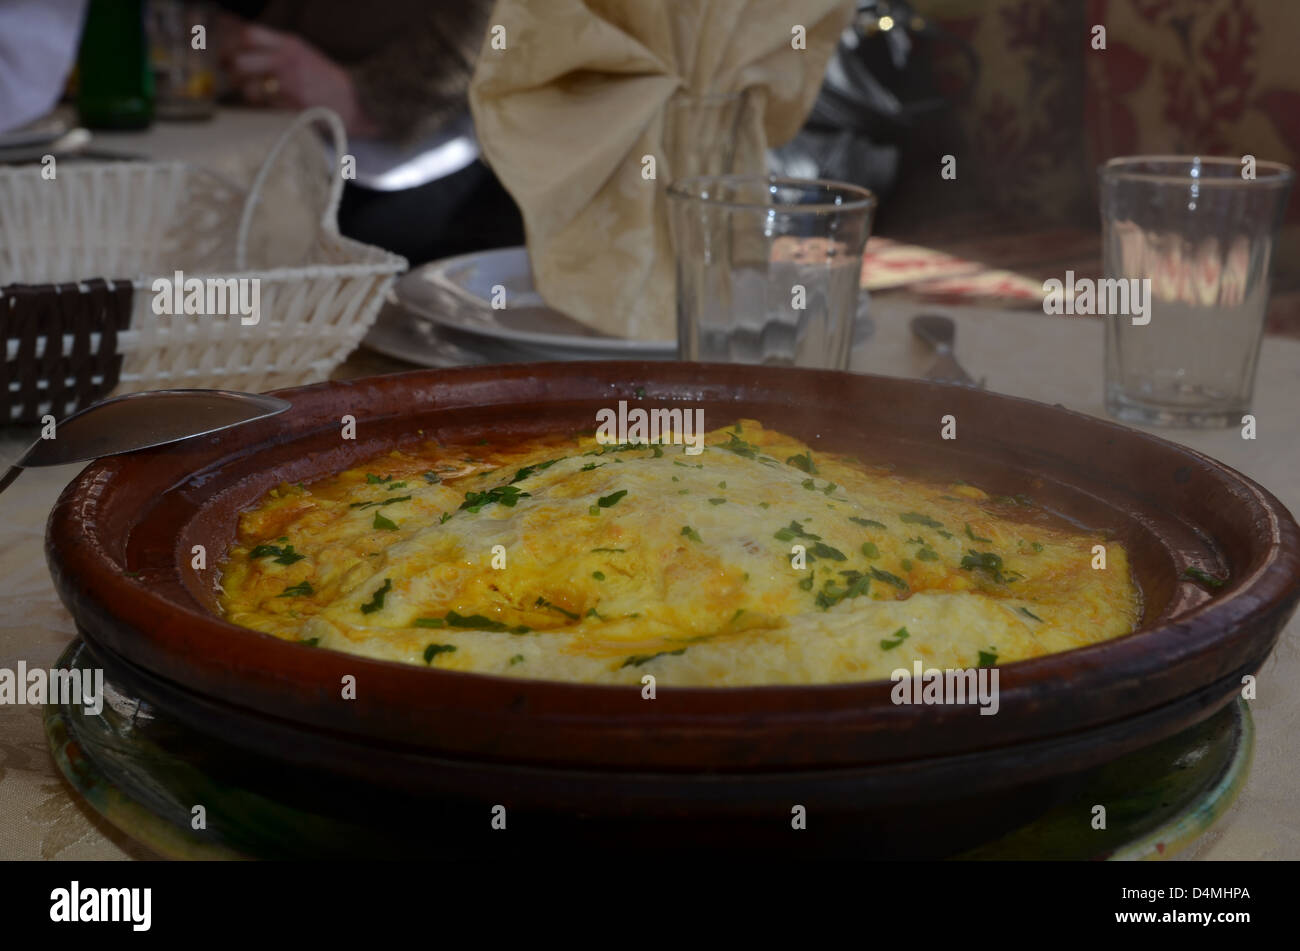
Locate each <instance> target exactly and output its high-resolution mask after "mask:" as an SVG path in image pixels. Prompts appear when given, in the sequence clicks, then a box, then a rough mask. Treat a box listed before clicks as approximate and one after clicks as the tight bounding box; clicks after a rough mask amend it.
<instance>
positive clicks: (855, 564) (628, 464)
mask: <svg viewBox="0 0 1300 951" xmlns="http://www.w3.org/2000/svg"><path fill="white" fill-rule="evenodd" d="M1100 544H1104V545H1105V546H1106V551H1105V567H1104V569H1101V568H1094V567H1093V566H1094V561H1095V558H1094V552H1093V546H1094V545H1100ZM221 603H222V607H223V609H224V611H225V613H226V616H227V617H228V619H229V620H231V621H233V622H234V623H237V624H241V625H244V626H247V627H250V628H254V629H256V630H259V631H264V632H267V633H270V634H274V635H276V636H278V637H283V638H286V639H289V640H298V641H302V642H305V643H308V644H311V645H314V646H316V647H321V648H330V649H334V650H341V651H348V652H351V653H356V654H363V655H366V656H370V657H377V658H384V659H388V660H395V661H401V662H405V663H410V664H420V665H431V666H437V667H442V668H448V669H454V670H462V671H474V672H479V673H490V674H499V675H505V676H516V677H532V678H544V679H551V680H565V681H581V682H604V683H639V682H640V680H641V677H642V676H644V675H645V674H646V673H653V674H654V675H655V677H656V678H657V680H659V681H660V682H661V683H666V684H675V685H696V686H740V685H752V684H776V683H785V684H809V683H829V682H837V681H853V680H875V679H888V678H889V676H890V674H891V672H892V671H894V670H896V669H898V668H907V669H909V670H910V669H911V667H912V664H913V661H915V660H920V661H921V662H922V663H923V666H925V667H939V668H944V667H948V668H968V667H976V666H981V665H988V664H992V663H996V664H999V665H1000V664H1003V663H1007V662H1009V661H1014V660H1021V659H1024V658H1029V657H1036V656H1040V655H1043V654H1050V653H1054V652H1057V651H1064V650H1069V649H1071V648H1075V647H1081V646H1084V645H1087V644H1092V643H1095V642H1097V641H1102V640H1106V639H1108V638H1113V637H1119V636H1122V635H1124V634H1128V633H1130V632H1131V631H1132V630H1133V628H1134V625H1135V623H1136V621H1137V619H1138V617H1139V616H1140V613H1141V607H1140V598H1139V594H1138V590H1137V588H1136V586H1135V585H1134V583H1133V580H1132V577H1131V575H1130V571H1129V565H1128V559H1127V555H1126V553H1125V551H1124V549H1123V548H1122V547H1121V546H1120V545H1119V544H1117V543H1115V542H1113V541H1108V540H1107V539H1105V538H1103V537H1101V536H1098V535H1093V534H1088V533H1084V532H1080V531H1078V530H1075V529H1070V528H1063V527H1062V526H1061V523H1060V522H1058V521H1054V520H1051V519H1049V518H1047V517H1045V515H1044V514H1043V513H1042V512H1041V511H1039V510H1038V509H1036V507H1035V506H1033V504H1032V502H1030V501H1029V500H1027V499H1023V498H1017V499H994V498H991V497H990V496H988V495H987V494H986V493H985V492H983V491H981V490H980V489H977V488H975V487H974V486H970V485H966V484H963V483H956V484H951V485H942V484H935V483H929V482H922V481H918V480H914V479H910V478H905V477H903V476H900V475H896V474H894V473H893V472H892V471H890V470H888V469H886V468H880V467H868V466H864V465H862V464H860V463H857V462H855V461H854V460H852V459H850V458H847V457H843V456H838V455H832V454H829V453H822V452H817V451H813V450H810V449H809V448H808V447H807V446H805V445H804V444H802V443H800V442H798V441H796V440H794V439H792V438H790V437H788V436H785V435H782V434H780V433H777V432H774V431H770V430H766V429H764V428H763V427H762V426H761V425H760V424H758V423H757V422H754V421H752V420H741V421H740V422H739V423H737V424H736V425H735V426H733V427H728V428H727V429H723V430H718V431H715V432H713V433H710V434H709V435H708V437H707V439H706V446H705V449H704V451H703V453H701V454H698V455H690V454H688V453H686V452H685V451H684V447H683V446H680V445H662V446H646V445H626V444H624V445H617V446H602V445H600V444H598V443H597V442H596V440H595V439H594V438H592V437H563V436H554V437H546V438H542V439H537V440H532V441H530V442H528V443H527V444H525V445H518V446H513V447H510V448H502V447H492V446H469V447H440V446H437V445H436V444H433V443H429V444H426V445H425V446H423V447H421V448H420V449H419V450H418V451H408V452H402V451H396V452H393V453H391V454H389V455H386V456H381V457H379V458H376V459H373V460H371V461H370V462H369V463H368V464H367V465H366V466H363V467H360V468H357V469H353V470H349V471H346V472H343V473H340V474H338V475H336V476H332V477H329V478H326V479H323V480H320V481H318V482H315V483H313V484H311V485H301V484H300V485H296V486H291V485H281V486H280V487H278V488H277V489H275V490H273V491H271V492H270V493H269V494H268V495H267V497H266V498H265V499H264V500H263V501H262V502H260V503H259V504H258V505H257V506H256V507H255V508H253V509H252V510H250V511H247V512H245V513H244V514H243V515H242V516H241V520H240V527H239V534H238V538H237V541H236V544H235V546H234V547H233V549H232V550H231V551H230V553H229V557H228V559H227V561H226V563H225V564H224V566H223V573H222V594H221Z"/></svg>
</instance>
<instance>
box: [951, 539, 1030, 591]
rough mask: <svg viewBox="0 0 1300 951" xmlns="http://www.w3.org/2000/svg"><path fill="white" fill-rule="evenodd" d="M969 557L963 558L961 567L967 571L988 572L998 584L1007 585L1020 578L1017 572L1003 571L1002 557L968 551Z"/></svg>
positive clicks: (972, 550) (987, 552) (986, 552)
mask: <svg viewBox="0 0 1300 951" xmlns="http://www.w3.org/2000/svg"><path fill="white" fill-rule="evenodd" d="M968 551H969V552H970V554H969V555H964V556H962V560H961V566H962V568H964V569H965V570H967V571H976V570H981V571H986V572H988V574H989V575H990V577H992V578H993V580H994V581H995V582H996V583H997V584H1006V583H1008V582H1010V581H1015V580H1016V579H1017V578H1019V577H1020V575H1019V574H1017V573H1016V572H1014V571H1012V572H1004V571H1003V570H1002V556H1001V555H998V554H995V553H993V552H991V551H985V552H979V551H976V550H975V549H973V548H971V549H968Z"/></svg>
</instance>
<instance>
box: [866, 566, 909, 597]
mask: <svg viewBox="0 0 1300 951" xmlns="http://www.w3.org/2000/svg"><path fill="white" fill-rule="evenodd" d="M868 570H869V571H870V572H871V577H873V578H875V579H876V580H877V581H883V582H885V584H892V585H893V586H894V587H895V588H898V589H899V590H902V591H906V590H907V582H906V581H904V580H903V579H902V578H900V577H898V575H893V574H890V573H889V572H888V571H881V570H880V569H879V568H876V567H874V566H873V567H872V568H870V569H868Z"/></svg>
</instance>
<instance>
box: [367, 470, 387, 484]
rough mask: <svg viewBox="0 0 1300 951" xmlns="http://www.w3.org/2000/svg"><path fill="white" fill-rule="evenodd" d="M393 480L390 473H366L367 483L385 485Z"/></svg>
mask: <svg viewBox="0 0 1300 951" xmlns="http://www.w3.org/2000/svg"><path fill="white" fill-rule="evenodd" d="M392 481H393V477H392V476H390V475H386V476H377V475H375V474H374V473H373V472H367V473H366V485H383V484H385V483H387V482H392Z"/></svg>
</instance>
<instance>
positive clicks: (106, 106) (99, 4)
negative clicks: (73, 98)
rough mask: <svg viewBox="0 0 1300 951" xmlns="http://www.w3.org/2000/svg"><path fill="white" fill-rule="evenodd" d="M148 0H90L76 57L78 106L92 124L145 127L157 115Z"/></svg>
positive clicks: (83, 121)
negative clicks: (147, 32)
mask: <svg viewBox="0 0 1300 951" xmlns="http://www.w3.org/2000/svg"><path fill="white" fill-rule="evenodd" d="M144 4H145V0H90V3H89V5H88V6H87V9H86V25H85V27H84V28H83V29H82V33H81V54H80V56H79V57H78V59H77V111H78V112H80V113H81V124H82V125H84V126H86V127H87V128H90V129H145V128H148V126H149V123H151V122H152V121H153V99H154V95H153V71H152V70H151V69H150V68H149V44H148V41H147V40H146V38H145V20H144Z"/></svg>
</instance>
